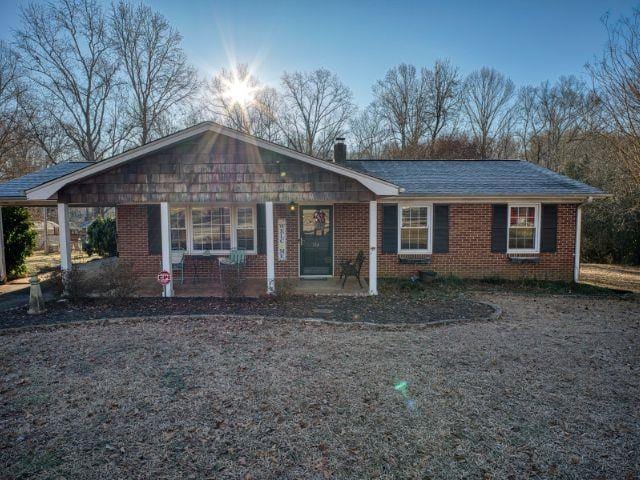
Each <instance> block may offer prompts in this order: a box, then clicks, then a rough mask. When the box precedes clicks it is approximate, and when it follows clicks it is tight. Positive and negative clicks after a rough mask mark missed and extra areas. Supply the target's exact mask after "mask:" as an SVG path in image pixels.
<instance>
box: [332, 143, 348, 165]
mask: <svg viewBox="0 0 640 480" xmlns="http://www.w3.org/2000/svg"><path fill="white" fill-rule="evenodd" d="M346 159H347V144H346V143H344V137H336V143H334V144H333V162H334V163H342V162H344V161H345V160H346Z"/></svg>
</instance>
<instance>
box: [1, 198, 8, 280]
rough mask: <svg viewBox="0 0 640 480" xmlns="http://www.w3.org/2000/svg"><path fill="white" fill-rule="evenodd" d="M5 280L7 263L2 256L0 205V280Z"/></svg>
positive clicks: (2, 237) (2, 241)
mask: <svg viewBox="0 0 640 480" xmlns="http://www.w3.org/2000/svg"><path fill="white" fill-rule="evenodd" d="M6 281H7V264H6V262H5V258H4V231H3V230H2V207H0V282H6Z"/></svg>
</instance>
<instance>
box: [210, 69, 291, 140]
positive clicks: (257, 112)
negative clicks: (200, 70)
mask: <svg viewBox="0 0 640 480" xmlns="http://www.w3.org/2000/svg"><path fill="white" fill-rule="evenodd" d="M238 96H244V97H246V98H243V99H242V98H238ZM204 106H205V108H206V109H207V110H208V111H210V112H211V114H212V115H213V117H214V118H215V119H216V120H218V121H219V122H220V123H222V124H223V125H226V126H228V127H231V128H235V129H236V130H240V131H241V132H245V133H249V134H251V135H255V136H257V137H260V138H263V139H265V140H269V141H271V142H278V141H279V140H280V139H281V132H280V127H279V126H278V122H277V119H276V116H277V114H278V108H279V96H278V93H277V92H276V90H275V89H273V88H270V87H265V86H263V85H262V84H261V83H260V81H259V80H258V79H257V78H255V77H254V76H253V75H251V72H250V71H249V67H248V65H246V64H239V65H237V66H236V67H235V69H234V70H227V69H224V68H223V69H222V70H221V71H220V73H218V74H217V75H216V76H215V77H214V78H213V79H212V81H211V82H210V83H209V84H208V85H207V88H206V96H205V99H204Z"/></svg>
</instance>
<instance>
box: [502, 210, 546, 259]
mask: <svg viewBox="0 0 640 480" xmlns="http://www.w3.org/2000/svg"><path fill="white" fill-rule="evenodd" d="M539 234H540V206H539V205H537V204H531V205H509V218H508V225H507V253H537V252H538V251H539V243H540V238H539Z"/></svg>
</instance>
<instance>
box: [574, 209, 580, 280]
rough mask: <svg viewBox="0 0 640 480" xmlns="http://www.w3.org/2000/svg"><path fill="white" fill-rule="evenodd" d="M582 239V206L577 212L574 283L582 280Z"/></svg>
mask: <svg viewBox="0 0 640 480" xmlns="http://www.w3.org/2000/svg"><path fill="white" fill-rule="evenodd" d="M581 238H582V205H578V208H577V210H576V251H575V252H574V254H573V281H574V282H575V283H578V281H579V280H580V240H581Z"/></svg>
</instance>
